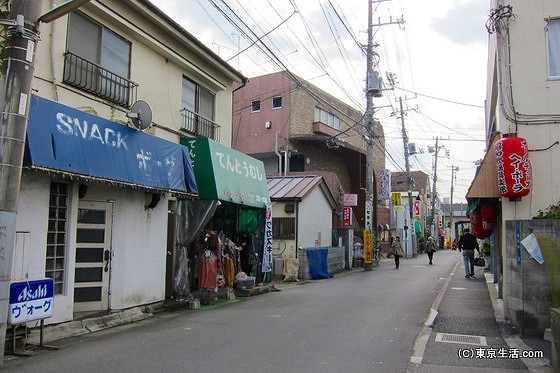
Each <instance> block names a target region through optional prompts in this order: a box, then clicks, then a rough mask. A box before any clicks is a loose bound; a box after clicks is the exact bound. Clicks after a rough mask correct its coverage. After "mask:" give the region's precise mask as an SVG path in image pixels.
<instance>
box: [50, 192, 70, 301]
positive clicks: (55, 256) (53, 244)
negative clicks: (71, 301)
mask: <svg viewBox="0 0 560 373" xmlns="http://www.w3.org/2000/svg"><path fill="white" fill-rule="evenodd" d="M62 201H64V203H62ZM69 209H70V186H69V185H68V184H66V183H59V182H55V181H51V183H50V193H49V216H48V224H47V226H48V228H47V242H46V247H45V277H46V278H52V279H53V282H54V294H55V295H58V294H65V290H66V275H67V271H66V270H67V263H66V262H67V256H68V233H69V232H68V223H69V222H68V215H69V214H68V212H69ZM62 211H63V212H64V214H63V216H62V215H61V213H62ZM60 228H62V229H60ZM60 235H63V237H62V241H61V240H60V238H61V237H60ZM51 262H52V265H50V264H49V263H51ZM57 264H59V265H60V264H61V265H60V266H58V265H57Z"/></svg>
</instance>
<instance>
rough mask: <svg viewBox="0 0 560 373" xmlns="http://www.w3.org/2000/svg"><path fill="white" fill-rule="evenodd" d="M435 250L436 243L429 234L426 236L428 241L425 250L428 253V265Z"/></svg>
mask: <svg viewBox="0 0 560 373" xmlns="http://www.w3.org/2000/svg"><path fill="white" fill-rule="evenodd" d="M436 251H437V247H436V243H435V242H434V239H433V238H432V237H431V236H430V237H428V242H427V243H426V252H427V253H428V260H429V261H430V265H431V264H433V263H432V260H433V259H434V253H435V252H436Z"/></svg>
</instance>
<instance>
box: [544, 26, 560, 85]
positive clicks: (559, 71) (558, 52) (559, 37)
mask: <svg viewBox="0 0 560 373" xmlns="http://www.w3.org/2000/svg"><path fill="white" fill-rule="evenodd" d="M551 25H554V30H555V33H554V35H555V40H553V41H551V37H550V36H551V35H552V34H551V32H550V28H551ZM553 42H554V48H551V46H552V45H551V43H553ZM553 52H554V54H555V56H554V57H556V58H555V59H554V64H552V63H551V62H552V60H553V59H552V56H551V53H553ZM546 59H547V75H548V79H550V80H560V18H549V19H547V25H546ZM552 65H554V70H555V71H552V68H553V66H552Z"/></svg>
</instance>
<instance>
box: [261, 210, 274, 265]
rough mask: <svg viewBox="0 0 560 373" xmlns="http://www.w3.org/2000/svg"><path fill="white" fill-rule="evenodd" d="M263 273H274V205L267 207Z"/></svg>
mask: <svg viewBox="0 0 560 373" xmlns="http://www.w3.org/2000/svg"><path fill="white" fill-rule="evenodd" d="M262 272H263V273H267V272H272V205H271V204H267V205H266V222H265V226H264V254H263V260H262Z"/></svg>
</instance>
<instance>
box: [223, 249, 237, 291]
mask: <svg viewBox="0 0 560 373" xmlns="http://www.w3.org/2000/svg"><path fill="white" fill-rule="evenodd" d="M234 277H235V265H234V264H233V259H232V258H231V256H229V255H228V256H227V257H226V261H225V266H224V278H225V280H226V288H232V287H233V279H234Z"/></svg>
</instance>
